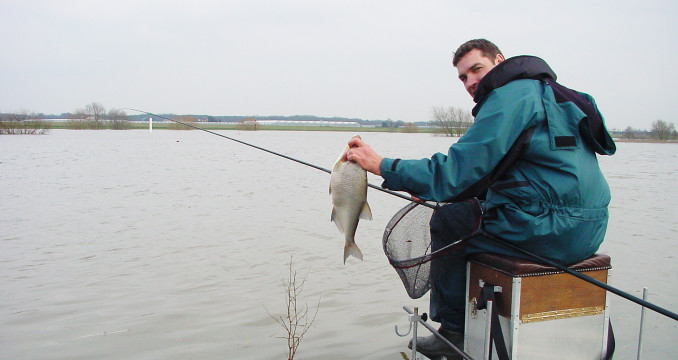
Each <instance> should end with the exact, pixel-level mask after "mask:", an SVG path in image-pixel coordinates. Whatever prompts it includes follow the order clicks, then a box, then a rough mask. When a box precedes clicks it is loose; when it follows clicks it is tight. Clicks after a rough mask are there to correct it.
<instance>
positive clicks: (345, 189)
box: [330, 146, 372, 264]
mask: <svg viewBox="0 0 678 360" xmlns="http://www.w3.org/2000/svg"><path fill="white" fill-rule="evenodd" d="M348 150H349V148H348V146H347V147H346V148H345V149H344V150H343V151H342V152H341V154H339V158H338V159H337V161H336V162H335V163H334V167H333V168H332V173H331V177H330V195H331V196H332V205H333V207H332V217H331V220H332V221H333V222H334V224H335V225H337V228H338V229H339V231H340V232H342V233H343V234H344V239H345V243H344V264H346V259H347V258H348V257H349V256H353V257H356V258H358V259H360V260H363V254H362V252H361V251H360V248H359V247H358V245H357V244H356V243H355V231H356V229H357V228H358V221H359V220H360V219H367V220H372V210H371V209H370V205H369V204H368V203H367V172H366V171H365V170H363V169H362V168H361V167H360V165H358V164H356V163H354V162H351V161H347V160H345V159H344V154H345V153H346V152H347V151H348Z"/></svg>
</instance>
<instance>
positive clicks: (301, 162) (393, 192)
mask: <svg viewBox="0 0 678 360" xmlns="http://www.w3.org/2000/svg"><path fill="white" fill-rule="evenodd" d="M123 110H131V111H136V112H140V113H142V114H147V115H150V116H155V117H158V118H161V119H165V120H169V121H172V122H175V123H177V124H181V125H184V126H188V127H190V128H193V129H197V130H202V131H204V132H207V133H210V134H213V135H216V136H221V137H222V138H224V139H228V140H231V141H235V142H237V143H240V144H243V145H247V146H249V147H253V148H255V149H257V150H261V151H265V152H267V153H269V154H273V155H276V156H280V157H282V158H285V159H287V160H292V161H294V162H297V163H299V164H302V165H306V166H310V167H312V168H314V169H317V170H320V171H324V172H326V173H328V174H331V173H332V170H329V169H325V168H324V167H321V166H318V165H314V164H311V163H309V162H306V161H303V160H299V159H295V158H293V157H291V156H288V155H285V154H281V153H279V152H275V151H273V150H269V149H266V148H263V147H261V146H257V145H254V144H250V143H247V142H244V141H242V140H238V139H235V138H232V137H230V136H226V135H224V134H219V133H218V132H214V131H211V130H207V129H205V128H201V127H200V126H195V125H193V124H189V123H185V122H183V121H179V120H175V119H170V118H168V117H165V116H161V115H157V114H153V113H150V112H148V111H143V110H137V109H131V108H124V109H123ZM367 186H369V187H371V188H372V189H375V190H379V191H382V192H385V193H387V194H390V195H393V196H397V197H399V198H402V199H405V200H409V201H412V198H411V197H409V196H406V195H403V194H401V193H399V192H395V191H393V190H389V189H384V188H383V187H381V186H378V185H374V184H371V183H367ZM424 205H426V206H428V207H430V208H433V209H435V208H436V206H435V205H431V204H424Z"/></svg>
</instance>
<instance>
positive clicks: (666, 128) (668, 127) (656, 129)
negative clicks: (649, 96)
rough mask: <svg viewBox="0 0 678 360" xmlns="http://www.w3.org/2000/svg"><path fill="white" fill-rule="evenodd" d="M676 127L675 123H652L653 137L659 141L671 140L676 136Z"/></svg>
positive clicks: (662, 121)
mask: <svg viewBox="0 0 678 360" xmlns="http://www.w3.org/2000/svg"><path fill="white" fill-rule="evenodd" d="M675 132H676V127H675V126H674V125H673V123H669V122H666V121H664V120H657V121H655V122H653V123H652V130H651V133H652V137H653V138H655V139H659V140H669V139H671V137H672V136H673V135H674V134H675Z"/></svg>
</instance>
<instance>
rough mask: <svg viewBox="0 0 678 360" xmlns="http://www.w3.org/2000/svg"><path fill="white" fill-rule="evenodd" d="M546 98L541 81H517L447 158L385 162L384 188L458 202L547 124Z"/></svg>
mask: <svg viewBox="0 0 678 360" xmlns="http://www.w3.org/2000/svg"><path fill="white" fill-rule="evenodd" d="M542 92H543V87H542V85H541V83H540V82H539V81H537V80H517V81H513V82H510V83H508V84H506V85H504V86H503V87H501V88H498V89H495V90H494V91H492V93H490V95H489V96H488V97H487V99H486V100H485V102H484V104H483V105H482V107H481V108H480V111H479V112H478V114H477V115H476V119H475V122H474V123H473V125H472V126H471V127H470V128H469V129H468V131H467V132H466V133H465V134H464V135H463V136H462V137H461V138H460V139H459V141H458V142H457V143H455V144H453V145H452V146H451V147H450V148H449V150H448V152H447V154H446V155H445V154H442V153H437V154H435V155H433V156H432V157H431V158H430V159H421V160H400V161H396V160H395V159H390V158H385V159H384V160H383V161H382V163H381V167H380V170H381V176H382V177H383V178H384V183H383V186H384V187H385V188H388V189H391V190H404V191H407V192H409V193H410V194H412V195H415V196H417V197H419V198H420V199H422V200H433V201H447V200H450V199H453V198H455V197H456V196H457V195H459V194H461V193H462V192H464V190H466V189H468V188H470V187H472V186H473V185H474V184H475V183H477V182H479V181H481V180H482V179H483V178H485V177H487V176H489V175H490V174H491V173H492V171H493V169H494V168H495V167H496V166H497V165H498V164H499V163H500V161H501V160H502V159H503V158H504V156H505V155H506V154H507V153H508V151H509V149H510V148H511V146H512V145H513V143H514V142H515V141H516V139H518V137H519V136H520V135H521V133H522V132H523V131H524V130H525V129H527V128H528V127H531V126H534V125H535V124H537V123H538V122H539V121H540V120H543V119H544V107H543V105H542V102H541V95H542ZM394 163H395V166H394Z"/></svg>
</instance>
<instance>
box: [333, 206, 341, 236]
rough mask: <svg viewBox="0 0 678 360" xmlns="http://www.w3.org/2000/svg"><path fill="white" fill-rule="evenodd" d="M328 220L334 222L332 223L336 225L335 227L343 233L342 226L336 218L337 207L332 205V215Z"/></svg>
mask: <svg viewBox="0 0 678 360" xmlns="http://www.w3.org/2000/svg"><path fill="white" fill-rule="evenodd" d="M330 220H331V221H332V222H334V225H337V229H339V231H340V232H341V233H342V234H343V233H344V227H343V226H341V221H339V219H338V218H337V208H335V207H332V217H330Z"/></svg>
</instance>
